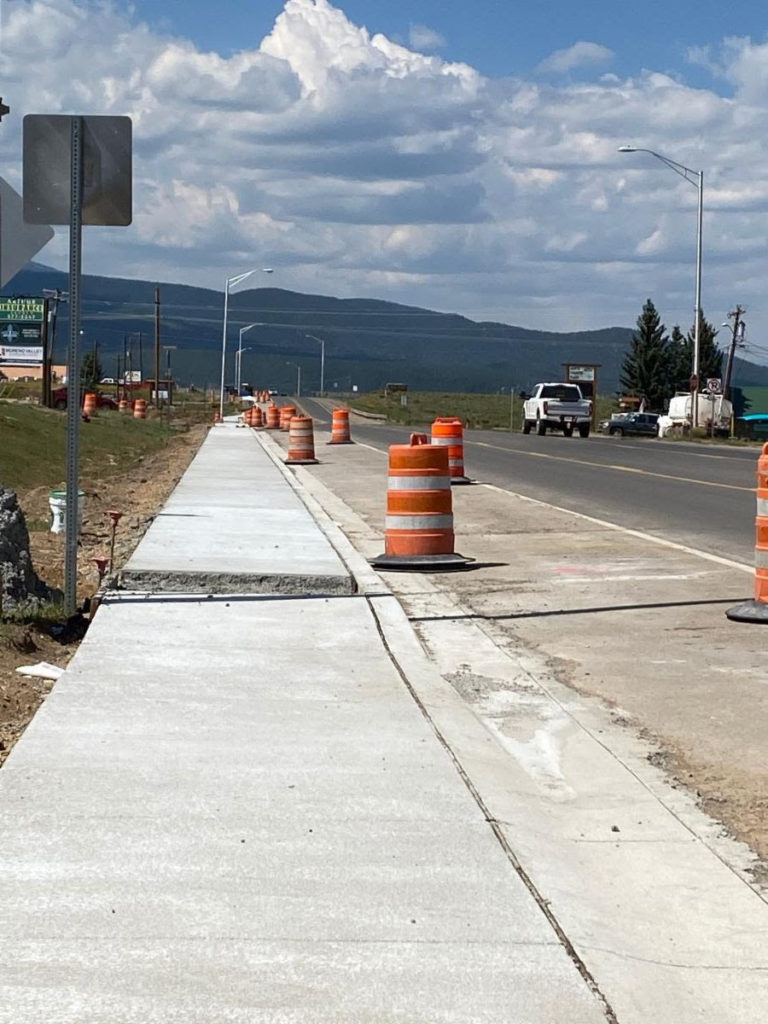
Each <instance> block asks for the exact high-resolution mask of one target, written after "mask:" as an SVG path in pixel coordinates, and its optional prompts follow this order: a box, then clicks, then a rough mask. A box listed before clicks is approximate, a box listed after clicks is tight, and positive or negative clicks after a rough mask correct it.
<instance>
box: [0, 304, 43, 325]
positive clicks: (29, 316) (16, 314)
mask: <svg viewBox="0 0 768 1024" xmlns="http://www.w3.org/2000/svg"><path fill="white" fill-rule="evenodd" d="M44 319H45V299H0V320H10V321H12V322H13V323H15V324H19V323H22V322H23V321H24V322H30V321H31V322H32V323H40V324H41V323H42V322H43V320H44Z"/></svg>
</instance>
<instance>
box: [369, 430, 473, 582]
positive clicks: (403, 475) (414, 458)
mask: <svg viewBox="0 0 768 1024" xmlns="http://www.w3.org/2000/svg"><path fill="white" fill-rule="evenodd" d="M454 540H455V538H454V532H453V503H452V497H451V477H450V473H449V471H448V449H447V448H445V447H441V446H438V445H431V444H428V443H427V435H426V434H411V440H410V444H393V445H390V448H389V480H388V483H387V518H386V530H385V550H384V554H383V555H379V556H378V557H377V558H372V559H371V560H370V561H371V565H373V566H375V567H376V568H379V569H407V570H413V569H421V570H427V571H428V570H434V569H460V568H463V567H464V566H466V565H467V563H468V562H471V561H473V559H471V558H465V557H464V556H463V555H459V554H457V553H456V552H455V551H454V550H453V545H454Z"/></svg>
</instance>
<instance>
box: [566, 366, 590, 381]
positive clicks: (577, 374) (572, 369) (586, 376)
mask: <svg viewBox="0 0 768 1024" xmlns="http://www.w3.org/2000/svg"><path fill="white" fill-rule="evenodd" d="M594 379H595V368H594V366H569V367H568V380H569V381H570V382H571V383H572V384H578V383H579V382H581V381H586V380H591V381H593V380H594Z"/></svg>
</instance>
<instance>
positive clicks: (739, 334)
mask: <svg viewBox="0 0 768 1024" xmlns="http://www.w3.org/2000/svg"><path fill="white" fill-rule="evenodd" d="M745 312H746V311H745V310H744V309H743V308H742V307H741V306H738V305H737V306H736V309H734V310H732V311H731V312H730V313H729V314H728V319H729V320H733V327H732V328H731V332H732V333H731V344H730V346H729V348H728V361H727V363H726V365H725V380H724V381H723V394H724V395H725V397H726V398H727V399H728V401H729V402H730V401H731V377H732V376H733V359H734V356H735V353H736V347H737V346H739V347H741V346H742V345H743V344H744V331H745V328H746V324H745V323H744V321H743V320H742V316H743V314H744V313H745Z"/></svg>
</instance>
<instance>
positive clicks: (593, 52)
mask: <svg viewBox="0 0 768 1024" xmlns="http://www.w3.org/2000/svg"><path fill="white" fill-rule="evenodd" d="M612 59H613V52H612V51H611V50H609V49H608V47H607V46H601V45H600V44H599V43H585V42H580V43H574V44H573V46H569V47H568V48H567V49H565V50H555V52H554V53H551V54H550V55H549V57H547V58H546V60H543V61H542V62H541V63H540V64H539V71H573V69H574V68H583V67H602V66H604V65H606V64H610V62H611V61H612Z"/></svg>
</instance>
